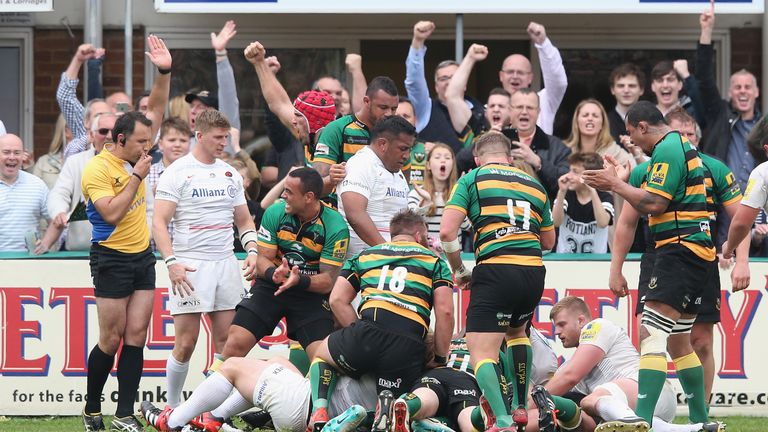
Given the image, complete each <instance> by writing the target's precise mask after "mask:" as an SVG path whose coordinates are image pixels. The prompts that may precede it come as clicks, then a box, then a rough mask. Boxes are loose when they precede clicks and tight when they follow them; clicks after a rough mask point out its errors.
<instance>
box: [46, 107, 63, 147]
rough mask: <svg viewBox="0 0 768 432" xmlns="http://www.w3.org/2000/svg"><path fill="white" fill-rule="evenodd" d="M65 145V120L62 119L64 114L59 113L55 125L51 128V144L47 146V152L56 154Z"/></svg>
mask: <svg viewBox="0 0 768 432" xmlns="http://www.w3.org/2000/svg"><path fill="white" fill-rule="evenodd" d="M66 145H67V121H66V120H65V119H64V114H59V118H58V119H56V127H55V128H54V129H53V138H52V139H51V145H50V146H48V153H49V154H56V153H59V152H61V151H62V150H64V147H65V146H66Z"/></svg>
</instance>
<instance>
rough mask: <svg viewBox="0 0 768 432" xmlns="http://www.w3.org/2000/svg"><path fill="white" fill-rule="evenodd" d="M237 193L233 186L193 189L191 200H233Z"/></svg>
mask: <svg viewBox="0 0 768 432" xmlns="http://www.w3.org/2000/svg"><path fill="white" fill-rule="evenodd" d="M236 193H237V188H235V186H234V185H229V186H227V187H226V189H225V188H194V189H192V198H214V197H223V196H229V197H230V198H234V197H235V194H236Z"/></svg>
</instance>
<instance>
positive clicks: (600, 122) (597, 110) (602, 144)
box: [565, 99, 636, 167]
mask: <svg viewBox="0 0 768 432" xmlns="http://www.w3.org/2000/svg"><path fill="white" fill-rule="evenodd" d="M565 145H567V146H568V147H570V148H571V150H572V151H573V153H597V154H599V155H600V156H613V158H614V159H616V160H617V161H619V163H620V164H622V165H624V164H627V163H628V164H630V166H632V167H634V166H635V165H636V163H635V158H633V157H632V156H631V155H630V154H629V153H627V151H626V150H624V149H623V148H621V146H619V145H618V144H616V141H614V140H613V137H612V136H611V127H610V124H609V123H608V114H607V113H606V112H605V108H603V106H602V105H601V104H600V102H598V101H597V100H595V99H584V100H583V101H581V102H580V103H579V105H577V106H576V111H575V112H574V113H573V122H572V123H571V135H570V136H569V137H568V139H567V140H565Z"/></svg>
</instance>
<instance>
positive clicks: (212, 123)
mask: <svg viewBox="0 0 768 432" xmlns="http://www.w3.org/2000/svg"><path fill="white" fill-rule="evenodd" d="M231 127H232V126H231V125H230V123H229V120H227V117H226V116H225V115H224V114H223V113H222V112H221V111H219V110H215V109H207V110H205V111H203V112H201V113H200V114H198V115H197V118H196V119H195V131H197V132H200V133H205V132H208V131H209V130H211V129H215V128H222V129H229V128H231Z"/></svg>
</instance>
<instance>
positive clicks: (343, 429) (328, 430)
mask: <svg viewBox="0 0 768 432" xmlns="http://www.w3.org/2000/svg"><path fill="white" fill-rule="evenodd" d="M366 414H367V413H366V411H365V408H363V407H362V406H360V405H352V406H351V407H349V408H347V409H346V411H344V412H343V413H341V414H339V415H337V416H336V417H334V418H332V419H330V420H328V423H326V424H325V426H323V430H322V432H355V430H356V429H357V426H358V425H359V424H360V423H362V422H363V420H365V416H366Z"/></svg>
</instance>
